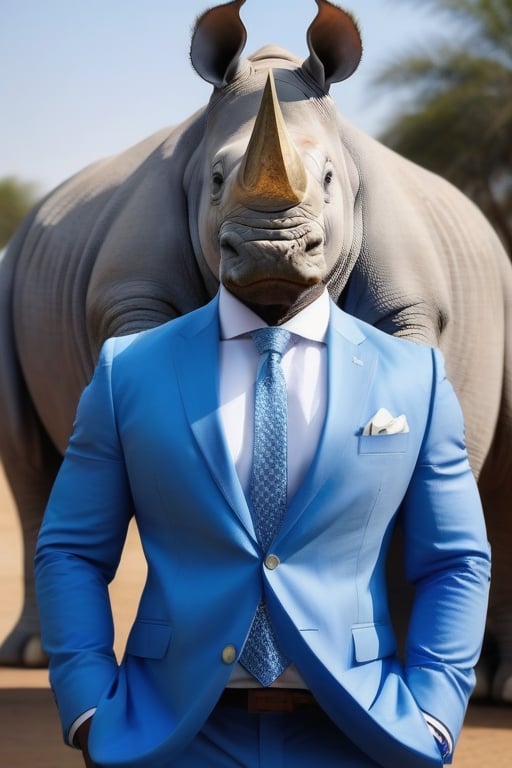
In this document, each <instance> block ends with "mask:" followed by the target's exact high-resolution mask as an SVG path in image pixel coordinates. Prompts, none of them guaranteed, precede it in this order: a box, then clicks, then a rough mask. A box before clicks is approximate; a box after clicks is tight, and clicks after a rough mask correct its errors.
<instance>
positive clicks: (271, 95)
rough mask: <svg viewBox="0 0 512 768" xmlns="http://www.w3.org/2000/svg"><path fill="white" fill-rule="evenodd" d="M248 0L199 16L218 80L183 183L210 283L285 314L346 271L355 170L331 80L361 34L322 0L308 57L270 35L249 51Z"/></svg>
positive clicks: (202, 50) (347, 67)
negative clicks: (274, 42)
mask: <svg viewBox="0 0 512 768" xmlns="http://www.w3.org/2000/svg"><path fill="white" fill-rule="evenodd" d="M244 1H245V0H234V2H231V3H226V4H225V5H221V6H217V7H215V8H212V9H211V10H209V11H207V12H206V13H204V14H203V15H202V16H201V17H200V18H199V19H198V21H197V22H196V26H195V29H194V33H193V36H192V43H191V51H190V56H191V61H192V64H193V66H194V68H195V69H196V71H197V72H198V74H199V75H200V76H201V77H202V78H203V79H205V80H206V81H208V82H209V83H211V84H212V85H213V86H214V91H213V94H212V97H211V99H210V102H209V104H208V108H207V110H206V115H205V120H206V129H205V132H204V136H203V140H202V142H201V145H200V146H199V147H198V148H197V149H196V151H195V152H194V155H193V157H192V159H191V162H190V164H189V169H188V172H187V175H186V178H185V187H186V191H187V198H188V204H189V215H190V216H191V231H192V232H194V229H195V227H194V226H193V222H192V218H196V221H197V222H198V224H197V230H196V233H195V239H196V242H195V243H194V245H195V248H196V251H198V252H199V253H200V260H201V259H202V260H203V264H202V269H203V272H204V273H205V276H206V279H207V282H208V280H209V281H211V279H212V277H213V278H215V280H216V281H217V280H219V281H221V282H222V283H223V284H224V285H225V286H226V287H227V288H228V289H229V290H230V291H231V292H232V293H233V294H235V295H236V296H237V297H238V298H240V299H241V300H242V301H243V302H244V303H246V304H248V305H249V306H251V307H252V308H253V309H255V311H257V312H258V314H260V315H261V316H262V317H264V319H265V320H266V321H267V322H269V323H281V322H284V320H286V319H287V318H288V317H290V316H292V315H293V314H295V312H297V311H298V310H299V309H301V308H302V307H303V306H305V305H306V304H307V303H309V302H310V301H311V300H312V299H313V298H315V297H316V296H317V295H318V294H319V293H320V292H321V291H322V290H323V288H324V285H327V286H328V287H329V289H330V292H331V295H333V298H334V299H335V300H336V299H337V298H338V297H339V294H340V292H341V289H342V288H343V285H344V282H345V281H346V279H347V277H348V273H349V271H350V267H351V264H350V253H351V246H352V239H353V238H352V235H353V220H352V219H353V208H354V198H355V196H356V194H357V174H355V173H352V174H351V169H350V163H348V162H347V158H346V155H345V152H344V149H343V146H342V143H341V138H340V133H339V130H338V128H337V126H336V123H337V112H336V109H335V106H334V103H333V102H332V100H331V99H330V97H329V95H328V91H329V87H330V85H331V83H333V82H338V81H341V80H344V79H345V78H347V77H349V76H350V75H351V74H352V73H353V72H354V71H355V69H356V68H357V66H358V64H359V61H360V59H361V53H362V48H361V38H360V35H359V32H358V29H357V26H356V24H355V22H354V20H353V18H352V17H351V16H350V15H349V14H347V13H346V12H344V11H342V10H341V9H340V8H338V7H336V6H334V5H332V4H331V3H329V2H326V0H317V4H318V13H317V16H316V18H315V19H314V21H313V22H312V24H311V26H310V27H309V30H308V33H307V42H308V47H309V52H310V55H309V57H308V59H307V60H306V61H304V62H301V61H300V60H298V59H296V58H295V57H294V56H291V55H290V54H289V53H288V52H286V51H284V50H282V49H279V48H276V47H273V46H272V47H271V46H267V47H265V48H263V49H261V50H260V51H258V52H257V53H256V54H254V55H253V56H252V57H250V58H248V59H242V58H241V52H242V50H243V48H244V46H245V42H246V38H247V35H246V30H245V27H244V25H243V23H242V21H241V19H240V15H239V11H240V7H241V6H242V5H243V3H244Z"/></svg>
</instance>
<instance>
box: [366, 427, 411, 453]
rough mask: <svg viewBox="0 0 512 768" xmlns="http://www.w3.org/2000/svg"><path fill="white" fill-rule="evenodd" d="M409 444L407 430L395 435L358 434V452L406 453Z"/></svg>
mask: <svg viewBox="0 0 512 768" xmlns="http://www.w3.org/2000/svg"><path fill="white" fill-rule="evenodd" d="M408 446H409V432H399V433H398V434H396V435H359V445H358V453H359V454H360V455H369V454H391V453H406V451H407V448H408Z"/></svg>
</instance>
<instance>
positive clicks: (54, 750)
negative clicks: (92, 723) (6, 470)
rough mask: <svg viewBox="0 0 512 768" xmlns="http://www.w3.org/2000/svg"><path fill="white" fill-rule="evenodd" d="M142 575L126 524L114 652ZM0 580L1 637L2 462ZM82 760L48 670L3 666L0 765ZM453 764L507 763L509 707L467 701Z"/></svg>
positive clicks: (10, 596) (4, 594) (5, 549)
mask: <svg viewBox="0 0 512 768" xmlns="http://www.w3.org/2000/svg"><path fill="white" fill-rule="evenodd" d="M143 578H144V565H143V561H142V557H141V553H140V550H139V547H138V543H137V540H136V537H135V535H134V534H133V532H131V534H130V536H129V539H128V542H127V546H126V549H125V552H124V556H123V561H122V564H121V568H120V570H119V573H118V576H117V577H116V580H115V582H114V584H113V588H112V601H113V605H114V615H115V621H116V651H117V652H118V653H119V654H121V653H122V649H123V647H124V643H125V640H126V636H127V632H128V628H129V626H130V623H131V620H132V618H133V616H134V612H135V604H136V598H137V594H138V593H139V591H140V587H141V585H142V582H143ZM0 584H1V585H2V586H1V593H0V594H1V599H0V637H4V635H5V634H7V632H8V630H9V629H10V628H11V626H12V624H13V623H14V621H15V619H16V617H17V615H18V612H19V609H20V605H21V598H22V593H21V540H20V533H19V527H18V523H17V520H16V517H15V514H14V508H13V503H12V499H11V497H10V494H9V492H8V489H7V488H6V485H5V481H4V477H3V474H2V473H1V467H0ZM82 765H83V763H82V760H81V757H80V754H79V753H78V752H76V751H74V750H71V749H69V748H68V747H65V746H64V745H63V743H62V740H61V734H60V726H59V723H58V720H57V714H56V709H55V707H54V704H53V700H52V697H51V693H50V691H49V689H48V682H47V674H46V671H45V670H34V671H27V670H16V669H13V670H10V669H0V768H74V767H79V766H82ZM453 765H454V767H455V768H511V766H512V708H499V707H490V706H477V705H476V704H473V705H471V706H470V709H469V712H468V716H467V719H466V724H465V726H464V729H463V732H462V736H461V739H460V741H459V744H458V747H457V752H456V756H455V760H454V763H453ZM205 768H207V766H205ZM397 768H407V766H397Z"/></svg>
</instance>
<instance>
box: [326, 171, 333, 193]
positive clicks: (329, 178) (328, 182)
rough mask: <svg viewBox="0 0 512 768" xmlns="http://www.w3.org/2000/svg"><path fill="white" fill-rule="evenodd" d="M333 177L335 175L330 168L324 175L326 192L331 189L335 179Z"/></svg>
mask: <svg viewBox="0 0 512 768" xmlns="http://www.w3.org/2000/svg"><path fill="white" fill-rule="evenodd" d="M333 176H334V174H333V171H332V168H328V170H327V171H326V172H325V174H324V188H325V189H326V190H328V189H329V187H330V185H331V182H332V179H333Z"/></svg>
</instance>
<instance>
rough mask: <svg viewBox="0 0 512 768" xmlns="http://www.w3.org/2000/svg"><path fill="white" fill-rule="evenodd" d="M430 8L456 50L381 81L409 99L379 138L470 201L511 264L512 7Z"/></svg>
mask: <svg viewBox="0 0 512 768" xmlns="http://www.w3.org/2000/svg"><path fill="white" fill-rule="evenodd" d="M427 3H429V4H430V5H431V6H432V7H433V8H434V9H435V10H437V11H438V12H440V13H444V14H446V15H447V19H446V20H447V22H449V24H450V26H449V29H450V30H452V29H453V35H452V40H453V42H450V43H440V44H439V45H437V46H435V47H434V48H433V49H431V52H430V53H427V54H425V55H420V56H414V55H413V56H410V55H404V56H402V57H401V58H400V59H398V60H397V61H396V62H394V63H393V64H391V65H390V66H388V67H386V68H385V69H383V71H382V72H381V73H380V74H379V76H378V77H377V78H376V80H375V83H376V85H377V86H378V87H379V88H384V87H385V88H386V90H387V92H388V93H389V88H390V86H391V87H392V88H395V89H396V88H399V89H402V92H403V93H407V94H408V95H409V98H410V101H409V103H408V104H407V106H406V107H405V108H404V110H403V112H402V114H399V115H398V116H397V117H395V118H393V120H392V122H391V123H390V124H389V125H388V126H387V128H386V129H385V131H384V132H383V134H382V135H381V136H380V137H379V138H380V139H381V141H383V143H385V144H387V145H388V146H390V147H392V148H393V149H395V150H397V151H398V152H399V153H400V154H403V155H405V156H406V157H408V158H410V159H411V160H413V161H415V162H417V163H419V164H420V165H423V166H425V167H426V168H429V169H430V170H432V171H435V172H436V173H438V174H440V175H441V176H444V177H445V178H447V179H448V180H449V181H451V182H452V183H453V184H455V185H456V186H457V187H459V188H460V189H461V190H462V191H463V192H465V193H466V194H467V195H468V196H469V197H471V198H472V199H473V200H474V202H475V203H476V204H477V205H479V206H480V208H481V209H482V211H483V212H484V213H485V214H486V216H487V217H488V218H489V220H490V221H491V222H492V224H493V226H494V228H495V229H496V231H497V232H498V234H499V235H500V237H501V238H502V240H503V243H504V245H505V247H506V248H507V250H508V252H509V255H510V256H511V257H512V0H422V4H423V6H425V4H427Z"/></svg>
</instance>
